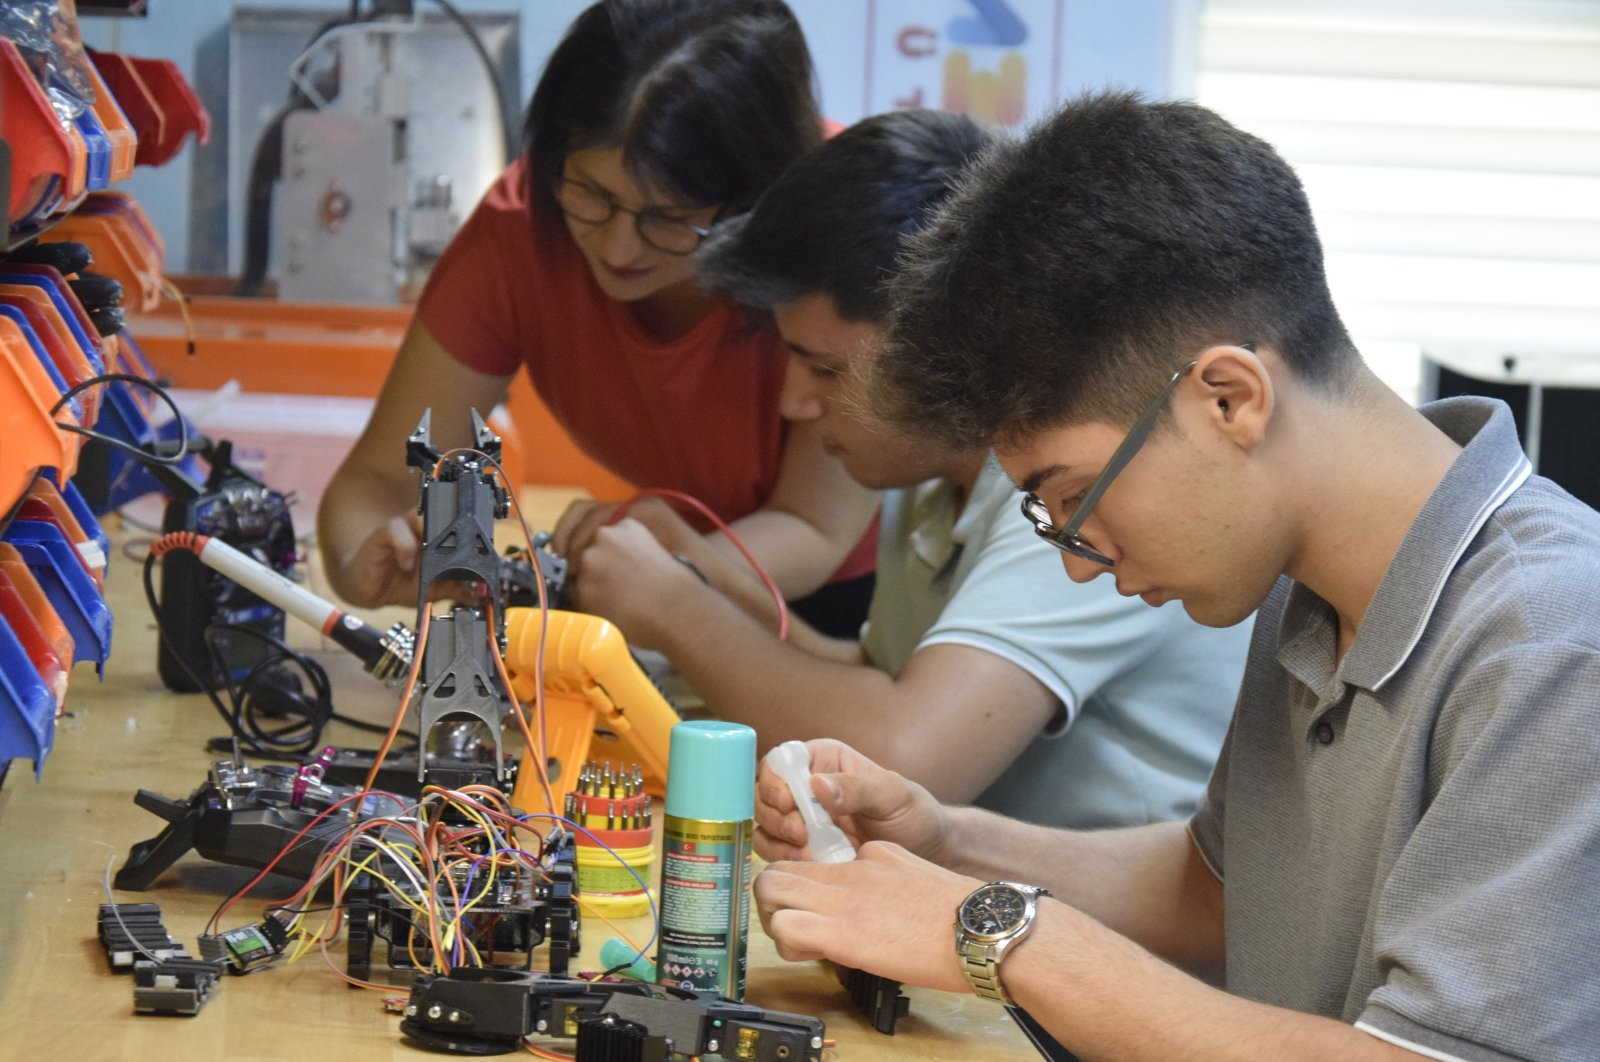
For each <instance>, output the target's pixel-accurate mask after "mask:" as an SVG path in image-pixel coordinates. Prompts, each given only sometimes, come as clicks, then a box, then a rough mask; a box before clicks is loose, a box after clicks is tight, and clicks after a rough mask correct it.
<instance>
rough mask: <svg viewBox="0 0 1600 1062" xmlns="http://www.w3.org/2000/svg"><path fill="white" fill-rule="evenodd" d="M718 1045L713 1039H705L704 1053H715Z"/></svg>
mask: <svg viewBox="0 0 1600 1062" xmlns="http://www.w3.org/2000/svg"><path fill="white" fill-rule="evenodd" d="M718 1046H719V1045H718V1043H717V1041H715V1040H707V1041H706V1054H708V1055H714V1054H716V1053H717V1048H718Z"/></svg>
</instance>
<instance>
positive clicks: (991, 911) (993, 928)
mask: <svg viewBox="0 0 1600 1062" xmlns="http://www.w3.org/2000/svg"><path fill="white" fill-rule="evenodd" d="M1027 913H1028V898H1027V897H1026V896H1024V895H1023V894H1022V893H1021V892H1019V891H1018V890H1017V889H1016V888H1014V887H1013V886H1010V885H985V886H984V887H983V888H981V889H979V890H978V891H977V892H974V893H973V894H972V895H971V896H968V897H967V901H966V902H965V903H963V904H962V905H961V928H962V929H964V930H966V931H967V932H968V933H979V934H982V935H983V936H988V937H993V936H1000V935H1001V934H1004V933H1009V932H1010V931H1011V930H1013V929H1016V928H1017V927H1018V926H1020V925H1021V924H1022V922H1023V919H1024V918H1025V917H1026V915H1027Z"/></svg>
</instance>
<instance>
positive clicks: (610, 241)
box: [600, 209, 649, 266]
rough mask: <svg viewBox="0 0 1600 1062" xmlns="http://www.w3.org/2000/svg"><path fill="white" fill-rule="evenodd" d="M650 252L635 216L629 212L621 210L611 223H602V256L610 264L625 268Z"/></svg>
mask: <svg viewBox="0 0 1600 1062" xmlns="http://www.w3.org/2000/svg"><path fill="white" fill-rule="evenodd" d="M648 250H649V244H647V243H645V242H644V240H643V239H641V238H640V236H639V227H638V225H636V224H635V219H634V216H633V215H632V214H630V213H628V212H627V211H625V210H621V209H619V210H617V212H616V213H615V214H612V215H611V219H610V220H609V221H603V222H601V223H600V254H601V256H602V257H603V258H604V259H605V260H606V262H607V263H608V264H610V265H613V266H625V265H627V264H628V263H630V262H633V261H635V260H636V259H638V258H639V257H640V256H641V255H643V254H644V253H645V252H646V251H648Z"/></svg>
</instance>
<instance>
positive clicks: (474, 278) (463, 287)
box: [417, 158, 537, 376]
mask: <svg viewBox="0 0 1600 1062" xmlns="http://www.w3.org/2000/svg"><path fill="white" fill-rule="evenodd" d="M527 197H528V181H527V166H526V164H525V162H524V160H523V159H521V158H519V159H518V160H517V161H516V162H513V163H512V164H511V165H510V166H509V167H507V168H506V170H505V172H504V173H502V174H501V175H500V176H499V177H498V178H497V179H496V180H495V182H494V184H492V185H490V186H489V190H488V191H487V192H485V193H484V196H483V199H482V200H481V201H480V202H479V203H478V205H477V207H476V208H475V209H474V210H473V212H472V214H471V216H470V217H468V218H467V220H466V222H465V223H464V224H463V225H462V226H461V228H460V230H459V231H457V233H456V235H455V238H454V239H452V240H451V241H450V244H449V246H448V247H446V248H445V252H444V254H442V255H441V256H440V257H439V261H438V262H437V263H435V265H434V267H433V272H432V273H431V274H430V275H429V277H428V282H427V284H426V285H424V286H423V289H422V296H421V298H419V299H418V300H417V317H418V319H420V320H421V321H422V323H423V324H424V325H425V326H426V327H427V329H428V331H429V332H431V333H432V334H433V338H434V339H436V340H438V341H439V345H440V346H442V347H444V349H445V350H447V351H449V352H450V354H451V356H452V357H454V358H455V359H456V360H457V361H459V362H461V364H463V365H465V366H467V367H468V368H469V369H476V370H477V371H479V372H483V373H489V374H491V375H495V376H509V375H510V374H512V373H514V372H516V371H517V369H518V368H519V367H521V365H522V363H523V357H524V350H523V344H524V343H525V342H527V339H528V337H529V335H530V333H529V330H528V326H529V324H530V323H531V322H529V321H526V320H519V319H518V315H519V314H531V313H532V310H533V308H532V307H531V306H527V305H526V298H525V297H524V298H522V299H519V298H518V295H517V293H516V292H515V291H513V290H512V285H513V284H514V283H516V281H517V279H518V278H520V277H526V276H527V275H528V274H529V271H530V270H533V269H536V268H537V263H536V262H535V255H534V246H533V243H534V237H533V228H532V224H531V222H530V219H529V208H528V203H527Z"/></svg>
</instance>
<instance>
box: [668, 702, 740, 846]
mask: <svg viewBox="0 0 1600 1062" xmlns="http://www.w3.org/2000/svg"><path fill="white" fill-rule="evenodd" d="M667 814H668V815H671V816H673V817H674V818H679V819H702V820H705V821H708V822H739V821H742V820H744V819H751V818H754V817H755V814H756V732H755V731H754V730H751V729H750V728H749V727H747V726H745V725H743V724H742V723H724V722H721V721H719V720H715V719H691V720H687V721H685V722H682V723H679V724H677V725H676V726H674V727H673V728H672V746H671V750H670V752H669V753H668V760H667Z"/></svg>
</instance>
